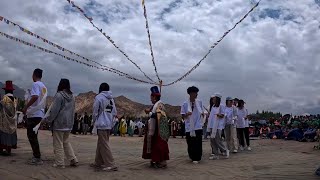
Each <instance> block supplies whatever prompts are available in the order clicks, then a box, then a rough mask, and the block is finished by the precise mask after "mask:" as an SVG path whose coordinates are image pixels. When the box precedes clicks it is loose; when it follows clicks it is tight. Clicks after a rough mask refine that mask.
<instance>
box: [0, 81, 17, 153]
mask: <svg viewBox="0 0 320 180" xmlns="http://www.w3.org/2000/svg"><path fill="white" fill-rule="evenodd" d="M2 89H4V91H5V95H4V96H3V98H2V100H1V102H0V150H1V151H0V152H1V154H2V155H6V156H10V155H11V149H12V148H13V149H16V148H17V131H16V130H17V123H16V118H15V114H16V101H15V99H14V97H13V91H14V88H13V84H12V81H6V86H5V87H4V88H2Z"/></svg>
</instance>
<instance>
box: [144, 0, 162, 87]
mask: <svg viewBox="0 0 320 180" xmlns="http://www.w3.org/2000/svg"><path fill="white" fill-rule="evenodd" d="M142 8H143V16H144V18H145V20H146V29H147V34H148V40H149V47H150V54H151V60H152V64H153V67H154V71H155V72H156V76H157V78H158V81H159V83H160V81H161V80H160V77H159V74H158V70H157V66H156V63H155V61H154V55H153V48H152V43H151V35H150V29H149V22H148V15H147V8H146V5H145V1H144V0H142Z"/></svg>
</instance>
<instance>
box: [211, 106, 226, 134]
mask: <svg viewBox="0 0 320 180" xmlns="http://www.w3.org/2000/svg"><path fill="white" fill-rule="evenodd" d="M220 108H221V111H220V113H219V109H220ZM224 109H225V108H224V106H222V105H220V106H219V107H214V106H212V108H211V111H210V114H213V115H214V116H211V117H212V118H209V121H210V122H208V124H209V127H208V128H213V125H214V122H215V121H218V128H217V129H220V130H223V129H224V128H225V125H226V121H225V119H224V118H218V119H217V116H216V115H215V114H218V113H219V114H224Z"/></svg>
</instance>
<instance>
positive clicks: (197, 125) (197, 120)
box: [181, 100, 203, 132]
mask: <svg viewBox="0 0 320 180" xmlns="http://www.w3.org/2000/svg"><path fill="white" fill-rule="evenodd" d="M197 101H198V102H199V106H200V107H201V108H203V106H202V101H199V100H197ZM188 104H189V100H188V101H186V102H184V103H183V104H182V106H181V114H182V115H186V114H187V113H188ZM202 113H203V110H202V112H199V111H198V108H197V107H196V105H195V106H194V108H193V111H192V115H191V116H188V117H187V118H186V119H185V130H186V132H190V131H191V127H190V118H193V122H194V130H199V129H202V118H201V114H202Z"/></svg>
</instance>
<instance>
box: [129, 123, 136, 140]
mask: <svg viewBox="0 0 320 180" xmlns="http://www.w3.org/2000/svg"><path fill="white" fill-rule="evenodd" d="M135 128H136V123H134V122H133V121H132V120H130V121H129V126H128V134H129V136H130V137H133V134H134V130H135Z"/></svg>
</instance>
